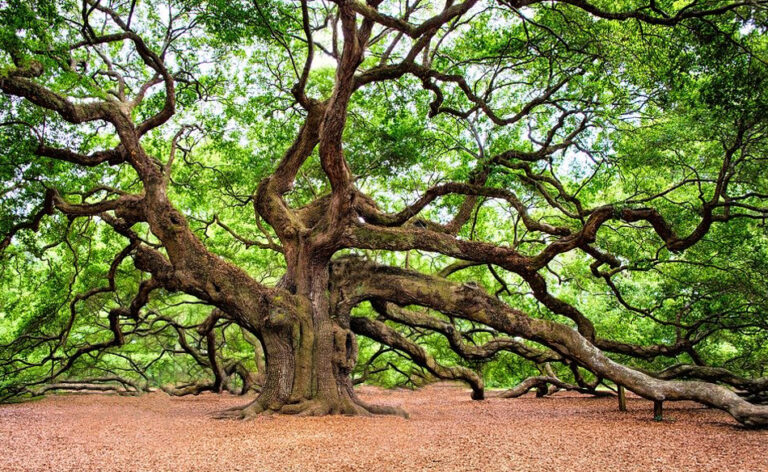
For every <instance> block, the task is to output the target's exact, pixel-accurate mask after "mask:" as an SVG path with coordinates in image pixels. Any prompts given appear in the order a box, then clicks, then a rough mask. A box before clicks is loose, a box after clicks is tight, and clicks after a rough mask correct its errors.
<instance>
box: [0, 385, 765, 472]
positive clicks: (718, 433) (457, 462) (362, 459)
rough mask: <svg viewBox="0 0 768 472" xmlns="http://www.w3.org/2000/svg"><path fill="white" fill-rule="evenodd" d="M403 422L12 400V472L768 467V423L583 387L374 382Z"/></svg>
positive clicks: (154, 404)
mask: <svg viewBox="0 0 768 472" xmlns="http://www.w3.org/2000/svg"><path fill="white" fill-rule="evenodd" d="M362 392H363V397H364V398H365V399H366V400H368V401H371V402H378V403H388V404H396V405H401V406H403V407H405V408H406V409H407V410H408V411H409V412H410V413H411V419H410V420H404V419H401V418H384V417H378V418H349V417H326V418H294V417H277V418H260V419H257V420H253V421H248V422H242V421H233V420H215V419H212V418H211V413H213V412H215V411H218V410H221V409H224V408H227V407H230V406H234V405H240V404H242V403H243V402H244V399H243V398H242V397H233V396H226V395H224V396H216V395H201V396H198V397H186V398H171V397H168V396H166V395H165V394H159V393H156V394H151V395H146V396H143V397H138V398H134V397H116V396H101V395H88V396H75V395H70V396H58V397H50V398H46V399H44V400H41V401H39V402H33V403H27V404H22V405H5V406H0V470H2V471H10V470H13V471H18V470H30V471H38V470H39V471H46V470H51V471H53V470H56V471H64V470H72V471H84V472H87V471H97V470H98V471H208V470H210V471H217V472H226V471H231V470H247V471H283V470H291V471H312V470H323V471H336V470H361V471H363V470H364V471H379V470H397V471H411V470H446V471H464V470H467V471H468V470H477V471H527V470H531V471H534V470H535V471H537V472H541V471H547V470H558V471H570V470H574V471H575V470H578V471H603V470H616V471H622V472H628V471H655V470H659V471H661V470H664V471H682V470H691V471H694V470H695V471H702V470H728V471H737V470H743V471H766V470H768V431H747V430H743V429H741V428H740V427H738V426H736V423H735V422H734V421H733V420H731V419H730V417H729V416H728V415H726V414H724V413H720V412H717V411H712V410H705V409H702V408H700V407H698V406H696V405H694V404H688V403H679V404H674V405H669V406H668V407H667V408H666V409H665V412H666V414H667V417H668V418H669V420H668V421H664V422H662V423H656V422H654V421H652V420H651V404H650V402H647V401H644V400H640V399H629V408H630V411H629V412H627V413H619V412H618V411H616V405H615V400H613V399H593V398H586V397H581V396H574V395H571V394H558V395H556V396H555V397H554V398H549V399H536V398H533V397H524V398H519V399H514V400H504V399H498V398H492V399H490V400H487V401H484V402H472V401H471V400H470V399H469V394H468V393H467V392H466V391H463V390H461V389H460V388H457V387H453V386H446V385H438V386H433V387H429V388H426V389H424V390H421V391H418V392H408V391H381V390H378V389H373V388H370V387H366V388H364V389H363V390H362Z"/></svg>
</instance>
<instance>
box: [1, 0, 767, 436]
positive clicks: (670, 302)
mask: <svg viewBox="0 0 768 472" xmlns="http://www.w3.org/2000/svg"><path fill="white" fill-rule="evenodd" d="M765 14H766V2H763V1H744V2H723V1H698V0H694V1H691V2H671V1H663V2H656V1H651V2H648V3H645V2H635V1H624V2H602V1H597V0H595V1H594V2H587V1H580V0H563V1H548V2H541V1H530V0H524V1H498V2H496V1H489V2H482V1H478V0H465V1H463V2H458V3H457V2H454V1H451V0H449V1H447V2H446V3H441V2H431V1H427V0H414V1H410V0H409V1H405V2H398V1H393V2H383V1H368V2H367V3H362V2H358V1H356V0H343V1H342V0H339V1H336V2H333V1H329V2H324V1H314V2H308V1H299V2H292V1H277V0H273V1H269V2H261V1H257V2H243V3H237V2H235V3H231V2H217V1H211V2H202V1H169V2H141V1H134V0H126V1H117V0H115V1H108V0H83V1H57V2H50V1H47V0H38V1H36V2H32V3H30V2H19V1H13V0H12V1H10V2H7V3H6V5H5V6H4V7H3V9H2V11H1V12H0V23H2V29H0V31H2V33H1V36H0V42H1V43H2V51H3V52H2V60H3V61H4V65H3V69H2V72H0V90H2V92H3V94H2V96H0V100H2V104H3V107H2V112H1V113H2V117H0V121H2V124H3V127H2V128H0V129H2V134H1V135H0V139H2V141H3V145H4V146H3V148H4V149H5V152H4V153H3V157H2V166H1V167H0V172H2V180H3V189H2V195H3V201H2V208H1V210H0V211H2V212H3V220H2V234H4V235H6V236H5V237H4V239H3V240H2V243H0V248H2V249H3V266H2V273H1V274H0V277H1V278H2V279H1V282H0V283H2V290H3V294H4V297H3V302H2V303H3V305H2V313H3V318H2V319H1V320H0V323H1V324H0V335H1V336H2V337H3V340H2V341H3V343H4V344H3V347H2V361H1V362H0V366H2V367H1V368H2V369H3V379H4V380H3V383H2V384H0V391H1V392H2V395H3V398H5V399H6V400H8V399H11V398H16V397H18V396H23V395H25V394H29V393H32V394H39V393H42V392H43V391H45V390H48V389H51V388H113V389H118V390H120V391H125V392H134V391H136V392H137V391H141V390H145V389H147V388H148V387H149V386H151V385H163V386H164V387H165V388H166V389H167V390H168V391H170V392H173V393H182V394H183V393H194V392H199V391H201V390H206V389H208V390H214V391H221V390H223V389H229V390H231V391H243V392H245V391H248V390H251V389H257V390H259V392H260V393H259V395H258V397H257V399H256V400H255V401H254V402H253V403H251V404H250V405H248V406H247V407H245V408H243V409H242V410H238V411H235V412H232V413H233V414H236V415H240V416H246V417H247V416H250V415H254V414H259V413H261V412H280V413H298V414H306V415H317V414H328V413H345V414H368V413H403V412H401V411H399V410H397V409H393V408H388V407H379V406H373V405H367V404H365V403H363V402H362V401H361V400H360V399H358V398H357V396H356V395H355V393H354V390H353V388H352V385H353V380H352V377H351V376H350V375H351V374H352V373H353V371H354V370H355V368H356V364H359V365H358V366H357V372H355V376H354V378H355V379H356V381H364V380H368V379H371V380H377V379H378V381H380V382H384V383H392V382H399V381H402V379H405V380H407V381H408V382H411V383H419V382H422V381H428V380H430V379H432V378H441V379H456V380H462V381H465V382H467V383H468V384H469V385H470V386H471V388H472V396H473V398H475V399H482V398H483V396H484V382H485V381H487V380H489V381H491V383H493V384H496V385H499V384H505V383H508V382H509V380H510V379H514V378H516V379H518V380H522V379H523V378H524V377H525V376H527V375H528V374H533V376H532V377H531V378H529V379H527V380H525V381H524V382H522V383H521V384H520V385H519V386H518V387H516V388H515V389H513V390H511V391H510V392H509V393H508V395H509V396H516V395H518V394H519V393H520V392H523V391H526V390H527V389H528V388H532V387H537V388H538V391H539V394H541V395H543V394H546V393H549V392H551V391H554V390H555V389H558V388H567V389H572V390H577V391H581V392H585V393H593V394H601V393H602V392H604V391H605V390H604V389H598V387H599V386H601V385H604V386H607V387H610V388H614V386H615V385H621V386H625V387H626V388H628V389H630V390H632V391H634V392H635V393H637V394H639V395H641V396H643V397H646V398H649V399H652V400H655V401H657V402H660V401H664V400H694V401H698V402H700V403H703V404H706V405H709V406H712V407H715V408H720V409H723V410H725V411H727V412H729V413H730V414H731V415H733V416H734V417H735V418H736V419H737V420H738V421H740V422H741V423H743V424H745V425H749V426H764V425H765V424H767V423H768V407H765V406H762V405H761V404H760V402H761V401H762V400H763V398H764V392H765V390H766V385H768V383H767V382H768V381H766V380H765V379H764V378H762V377H761V376H762V375H763V374H764V372H763V371H762V370H763V366H764V365H765V356H766V352H765V349H764V348H763V347H761V346H763V345H764V344H763V343H761V340H762V339H763V338H764V336H765V333H766V331H765V327H766V324H765V323H766V320H765V316H764V315H763V313H764V312H765V305H766V299H765V293H766V290H765V288H766V287H765V281H764V274H765V273H766V269H767V266H766V241H768V240H767V239H766V235H765V229H764V219H765V217H766V212H767V211H768V210H767V209H766V207H765V199H766V197H768V191H767V190H766V187H767V185H766V180H765V176H764V174H763V173H762V172H761V165H762V164H763V161H764V155H765V151H766V124H768V122H767V121H766V117H767V116H768V113H767V112H768V107H767V106H766V105H767V101H766V98H768V97H766V92H765V90H766V88H767V87H766V86H765V78H766V63H765V57H766V56H765V53H766V36H765V26H766V21H765ZM358 335H361V336H362V337H363V338H364V339H367V341H365V342H364V343H361V345H362V351H363V355H362V359H361V360H362V362H360V363H358V362H357V361H358V353H359V351H360V347H359V346H358V337H357V336H358ZM262 351H263V357H262V355H261V352H262ZM179 357H182V359H181V360H180V359H179ZM402 359H407V362H406V361H403V360H402ZM262 363H263V366H262V367H261V368H260V367H259V364H262ZM414 366H417V367H418V369H416V370H414V369H415V368H414ZM419 369H423V370H419ZM511 369H514V370H513V371H512V373H510V370H511ZM257 373H258V375H257ZM680 379H686V380H680ZM169 382H170V383H173V384H174V385H166V384H168V383H169ZM718 383H719V384H725V386H722V385H717V384H718ZM104 385H111V387H104Z"/></svg>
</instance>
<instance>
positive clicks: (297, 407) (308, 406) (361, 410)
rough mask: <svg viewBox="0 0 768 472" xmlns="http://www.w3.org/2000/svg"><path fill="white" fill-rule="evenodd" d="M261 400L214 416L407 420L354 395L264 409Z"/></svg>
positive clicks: (397, 412) (393, 408)
mask: <svg viewBox="0 0 768 472" xmlns="http://www.w3.org/2000/svg"><path fill="white" fill-rule="evenodd" d="M262 403H266V401H265V400H262V399H260V398H257V399H256V400H254V401H252V402H251V403H249V404H247V405H245V406H242V407H234V408H228V409H226V410H222V411H220V412H217V413H215V414H214V418H216V419H252V418H256V417H258V416H269V415H275V414H278V415H295V416H326V415H346V416H374V415H394V416H400V417H403V418H408V417H409V416H408V413H407V412H406V411H405V410H403V409H402V408H399V407H396V406H389V405H370V404H368V403H365V402H364V401H362V400H360V399H359V398H357V396H354V397H352V398H346V399H344V400H342V401H339V402H329V401H326V400H322V399H317V398H316V399H303V400H301V401H298V402H295V403H284V404H276V405H275V404H273V405H270V406H264V405H262Z"/></svg>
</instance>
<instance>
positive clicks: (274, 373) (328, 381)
mask: <svg viewBox="0 0 768 472" xmlns="http://www.w3.org/2000/svg"><path fill="white" fill-rule="evenodd" d="M286 257H287V260H288V262H289V270H288V271H287V273H286V275H285V276H284V278H283V280H282V281H281V284H280V285H281V286H282V288H284V289H287V290H288V291H290V292H292V293H295V294H296V296H297V297H298V298H300V299H302V300H304V301H305V303H302V304H301V305H300V308H299V309H297V310H295V311H293V312H290V313H286V314H285V315H284V316H283V317H280V318H274V317H273V319H272V320H271V322H270V323H266V324H265V325H264V326H262V327H261V329H260V330H259V331H258V337H259V339H260V340H261V342H262V344H263V346H264V353H265V360H266V381H265V383H264V388H263V389H262V391H261V393H260V395H259V396H258V397H257V398H256V400H254V401H253V402H252V403H251V404H250V405H247V406H246V407H245V408H242V409H236V410H231V411H230V413H233V414H235V415H237V416H240V417H246V418H247V417H251V416H254V415H258V414H262V413H267V414H268V413H283V414H298V415H302V416H317V415H326V414H346V415H368V414H399V415H405V412H403V411H402V410H400V409H398V408H392V407H385V406H374V405H368V404H365V403H364V402H362V401H361V400H360V399H359V398H357V396H356V394H355V392H354V390H353V388H352V381H351V378H350V373H351V371H352V369H353V368H354V367H355V363H356V362H357V339H356V337H355V334H354V333H353V332H352V331H351V330H350V329H349V317H348V316H342V317H337V316H333V314H332V310H331V308H330V299H329V298H330V291H329V261H326V260H323V259H322V258H320V257H317V256H316V255H312V253H311V252H310V251H308V248H307V247H306V246H305V247H291V248H290V249H287V250H286Z"/></svg>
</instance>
